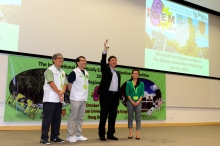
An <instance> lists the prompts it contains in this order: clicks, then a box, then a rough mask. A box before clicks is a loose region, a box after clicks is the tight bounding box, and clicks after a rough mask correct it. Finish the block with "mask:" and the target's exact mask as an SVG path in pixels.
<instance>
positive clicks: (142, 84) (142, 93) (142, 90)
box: [140, 82, 144, 97]
mask: <svg viewBox="0 0 220 146" xmlns="http://www.w3.org/2000/svg"><path fill="white" fill-rule="evenodd" d="M140 96H141V97H144V83H143V82H141V95H140Z"/></svg>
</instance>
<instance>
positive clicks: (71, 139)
mask: <svg viewBox="0 0 220 146" xmlns="http://www.w3.org/2000/svg"><path fill="white" fill-rule="evenodd" d="M66 141H69V142H76V139H75V138H74V137H73V136H71V137H67V138H66Z"/></svg>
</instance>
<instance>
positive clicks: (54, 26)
mask: <svg viewBox="0 0 220 146" xmlns="http://www.w3.org/2000/svg"><path fill="white" fill-rule="evenodd" d="M219 24H220V17H219V16H217V15H214V14H210V13H207V12H205V11H202V10H198V9H195V8H192V7H188V6H185V5H183V4H182V5H181V4H179V3H175V2H174V1H171V0H66V1H63V0H33V1H31V0H0V51H1V50H7V51H13V52H22V53H29V54H37V55H45V56H52V55H53V54H54V53H56V52H60V53H62V55H63V56H64V58H68V59H75V58H77V57H78V56H85V57H86V59H87V60H88V61H92V62H100V60H101V52H102V51H103V44H104V42H105V40H106V39H108V44H109V46H110V48H109V49H108V56H111V55H113V56H116V57H117V59H118V65H122V66H130V67H137V68H145V69H150V70H154V71H155V70H158V71H164V72H166V73H168V72H169V73H179V74H181V75H196V76H202V77H203V76H204V77H217V78H220V68H219V62H220V57H219V54H220V49H219V46H220V41H219V34H220V25H219ZM0 53H1V52H0Z"/></svg>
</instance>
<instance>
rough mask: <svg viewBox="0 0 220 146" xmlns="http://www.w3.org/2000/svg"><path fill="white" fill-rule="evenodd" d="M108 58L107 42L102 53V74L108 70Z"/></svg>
mask: <svg viewBox="0 0 220 146" xmlns="http://www.w3.org/2000/svg"><path fill="white" fill-rule="evenodd" d="M106 57H107V47H106V42H105V43H104V50H103V52H102V60H101V72H104V71H105V70H106V68H107V65H106Z"/></svg>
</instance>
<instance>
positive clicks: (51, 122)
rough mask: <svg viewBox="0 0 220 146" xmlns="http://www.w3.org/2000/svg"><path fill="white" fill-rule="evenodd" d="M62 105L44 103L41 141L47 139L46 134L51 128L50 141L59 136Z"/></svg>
mask: <svg viewBox="0 0 220 146" xmlns="http://www.w3.org/2000/svg"><path fill="white" fill-rule="evenodd" d="M61 112H62V103H53V102H44V103H43V120H42V129H41V130H42V134H41V139H48V138H49V136H48V132H49V129H50V126H51V135H50V139H55V138H57V137H58V135H60V123H61Z"/></svg>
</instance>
